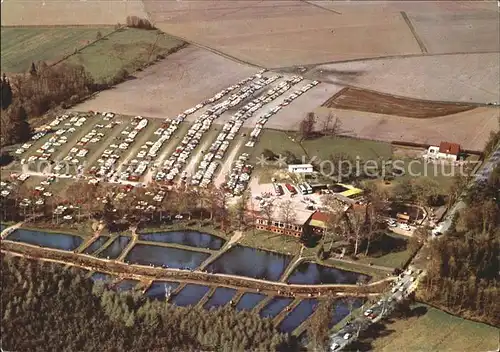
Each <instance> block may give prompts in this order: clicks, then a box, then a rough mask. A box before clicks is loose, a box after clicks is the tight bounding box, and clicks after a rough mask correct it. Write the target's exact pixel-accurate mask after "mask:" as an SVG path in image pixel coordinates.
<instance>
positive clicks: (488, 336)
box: [363, 305, 500, 352]
mask: <svg viewBox="0 0 500 352" xmlns="http://www.w3.org/2000/svg"><path fill="white" fill-rule="evenodd" d="M418 310H420V311H421V314H422V315H417V316H414V317H410V318H408V319H397V320H394V321H393V322H391V323H387V324H386V329H385V330H384V331H382V332H380V336H378V337H377V338H375V339H374V340H372V341H370V340H367V339H365V341H363V342H365V343H366V347H368V345H371V348H368V349H370V350H373V351H379V352H392V351H400V352H405V351H412V352H413V351H419V352H433V351H440V352H444V351H450V352H457V351H464V352H465V351H467V352H475V351H477V352H484V351H496V350H497V349H498V347H499V334H500V330H499V329H496V328H494V327H491V326H488V325H485V324H480V323H475V322H472V321H469V320H465V319H461V318H458V317H455V316H453V315H450V314H447V313H445V312H443V311H440V310H437V309H434V308H432V307H429V306H424V305H419V306H418ZM363 350H364V349H363Z"/></svg>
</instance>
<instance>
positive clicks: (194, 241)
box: [139, 231, 226, 249]
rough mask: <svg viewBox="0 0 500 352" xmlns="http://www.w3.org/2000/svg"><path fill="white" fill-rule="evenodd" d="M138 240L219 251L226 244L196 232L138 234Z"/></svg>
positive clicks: (219, 239) (215, 237)
mask: <svg viewBox="0 0 500 352" xmlns="http://www.w3.org/2000/svg"><path fill="white" fill-rule="evenodd" d="M139 239H140V240H142V241H153V242H165V243H177V244H182V245H185V246H191V247H198V248H208V249H220V248H221V247H222V246H223V245H224V243H225V242H226V241H225V240H223V239H222V238H220V237H217V236H214V235H210V234H208V233H201V232H197V231H186V232H177V231H171V232H157V233H145V234H140V235H139Z"/></svg>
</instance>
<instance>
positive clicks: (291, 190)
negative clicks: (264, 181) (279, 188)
mask: <svg viewBox="0 0 500 352" xmlns="http://www.w3.org/2000/svg"><path fill="white" fill-rule="evenodd" d="M285 187H286V189H287V190H288V192H290V193H291V194H297V190H296V189H295V187H293V186H292V185H291V184H289V183H285Z"/></svg>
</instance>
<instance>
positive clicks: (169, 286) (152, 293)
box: [145, 281, 179, 299]
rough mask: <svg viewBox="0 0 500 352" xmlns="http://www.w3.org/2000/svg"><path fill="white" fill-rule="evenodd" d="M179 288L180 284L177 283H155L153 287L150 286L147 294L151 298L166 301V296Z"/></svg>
mask: <svg viewBox="0 0 500 352" xmlns="http://www.w3.org/2000/svg"><path fill="white" fill-rule="evenodd" d="M177 286H179V283H177V282H170V281H154V282H153V283H152V284H151V286H149V288H148V290H147V291H146V293H145V294H146V296H149V297H151V298H155V299H165V298H166V297H165V295H166V294H167V293H169V292H172V291H173V290H175V289H176V288H177Z"/></svg>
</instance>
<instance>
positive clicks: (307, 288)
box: [1, 240, 393, 297]
mask: <svg viewBox="0 0 500 352" xmlns="http://www.w3.org/2000/svg"><path fill="white" fill-rule="evenodd" d="M1 248H2V253H6V254H11V255H17V256H22V257H27V258H31V259H37V260H45V261H52V262H57V263H61V264H68V265H72V266H77V267H81V268H84V269H86V270H95V271H99V272H104V273H109V274H114V275H119V276H121V277H123V278H133V279H139V280H140V279H142V280H144V279H146V280H174V281H180V282H192V283H198V284H205V285H220V286H226V287H234V288H238V289H248V290H260V291H262V292H265V293H278V291H280V294H286V293H290V294H293V295H295V296H298V297H300V296H302V297H306V296H308V295H309V294H318V293H320V294H321V296H332V295H342V294H345V293H349V294H350V295H357V294H360V295H367V294H370V293H379V292H383V290H384V289H385V288H387V286H388V285H389V283H390V282H391V281H392V280H393V278H387V279H385V280H381V281H378V282H374V283H371V284H368V285H365V286H364V287H363V292H359V291H360V287H359V286H357V285H335V284H328V285H291V284H286V283H280V282H274V281H266V280H258V279H252V278H246V277H241V276H233V275H224V274H210V273H205V272H189V271H185V270H176V269H164V268H153V267H147V266H142V265H129V264H126V263H123V262H118V261H112V260H106V259H100V258H95V257H91V256H88V255H82V254H75V253H73V252H68V251H62V250H56V249H47V248H40V247H37V246H32V245H27V244H20V243H16V242H12V241H7V240H3V241H2V243H1Z"/></svg>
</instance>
